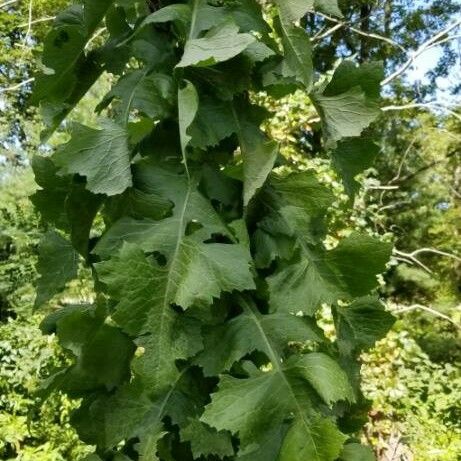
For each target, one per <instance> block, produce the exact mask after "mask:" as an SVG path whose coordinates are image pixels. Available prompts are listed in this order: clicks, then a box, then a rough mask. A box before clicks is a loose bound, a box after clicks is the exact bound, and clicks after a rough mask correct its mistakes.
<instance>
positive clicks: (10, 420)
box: [0, 171, 85, 461]
mask: <svg viewBox="0 0 461 461" xmlns="http://www.w3.org/2000/svg"><path fill="white" fill-rule="evenodd" d="M33 188H34V186H33V182H32V175H31V173H30V172H21V171H19V172H16V173H15V174H11V175H10V176H9V177H8V178H5V179H4V180H3V184H2V189H1V192H0V203H1V205H0V228H1V229H2V246H1V254H2V257H1V260H0V274H1V291H0V296H1V303H2V304H1V323H0V427H1V430H0V459H4V460H6V459H8V460H13V459H21V460H30V461H35V460H37V461H64V460H65V461H68V460H69V459H77V457H78V456H79V455H80V456H81V455H83V454H84V453H85V451H84V449H83V447H82V445H81V444H80V443H79V442H78V438H77V436H76V434H75V431H74V430H73V429H72V427H71V426H70V424H69V416H70V412H71V410H72V409H73V408H74V406H75V405H74V404H73V403H72V402H71V401H70V400H69V399H68V398H66V397H65V396H64V395H62V394H59V393H56V394H54V395H52V396H51V397H49V398H47V399H45V396H43V395H42V396H40V395H38V394H37V392H38V391H39V389H40V386H41V385H42V380H43V379H44V378H46V377H47V376H48V375H49V374H50V373H51V372H53V371H54V370H55V369H56V368H57V367H60V366H63V365H64V364H65V363H67V359H66V358H65V356H64V354H63V353H62V350H61V348H60V347H59V346H58V344H57V342H56V341H55V340H54V339H53V338H51V337H48V338H47V337H44V336H42V335H41V334H40V331H39V329H38V324H39V323H40V320H41V319H42V315H38V314H35V315H31V312H32V305H33V301H34V286H33V285H34V283H35V279H36V271H35V268H34V263H35V262H36V260H37V247H38V241H39V238H40V236H41V234H42V232H43V229H42V228H41V227H40V225H39V219H38V216H37V215H36V213H35V212H34V210H33V207H32V204H31V203H30V201H29V200H28V197H27V195H28V194H29V193H30V192H31V191H32V190H33ZM75 293H76V290H75V289H74V290H73V291H70V292H69V291H67V293H66V296H69V295H70V294H72V295H75Z"/></svg>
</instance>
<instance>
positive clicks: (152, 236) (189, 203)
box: [94, 160, 235, 258]
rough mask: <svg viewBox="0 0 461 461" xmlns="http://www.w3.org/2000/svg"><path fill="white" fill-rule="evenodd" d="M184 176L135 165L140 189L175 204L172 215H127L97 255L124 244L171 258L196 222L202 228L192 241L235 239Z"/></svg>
mask: <svg viewBox="0 0 461 461" xmlns="http://www.w3.org/2000/svg"><path fill="white" fill-rule="evenodd" d="M182 173H183V172H182V171H178V170H177V169H174V168H172V169H171V168H168V167H167V166H166V165H161V164H160V165H159V164H157V163H155V162H154V161H150V160H146V161H141V162H139V163H137V164H135V165H134V166H133V176H134V182H135V184H136V186H137V190H139V191H141V192H143V193H144V194H149V195H154V196H156V197H160V198H161V199H163V201H167V202H170V203H172V204H173V211H172V215H171V216H167V217H166V218H165V219H162V220H158V221H156V220H152V219H142V220H141V219H133V218H129V217H126V216H125V217H123V218H121V219H120V220H118V221H117V222H116V223H115V224H114V225H113V226H111V227H110V229H109V230H108V231H107V232H106V233H105V234H104V235H103V236H102V238H101V239H100V240H99V242H98V243H97V245H96V247H95V249H94V253H96V254H98V255H100V256H102V257H104V258H107V257H109V256H111V255H112V254H113V253H114V252H115V251H116V250H117V249H119V248H120V247H121V245H122V244H123V242H124V241H125V242H129V243H135V244H137V245H138V246H140V247H141V248H142V249H143V250H144V251H146V252H153V251H159V252H160V253H162V254H164V255H165V256H166V257H169V256H171V255H173V254H174V250H175V248H176V247H177V245H178V242H179V243H180V242H181V240H182V239H183V238H184V237H185V236H186V231H187V229H188V226H190V225H193V224H194V223H195V224H197V225H198V226H199V227H200V228H199V229H197V230H196V231H195V232H193V233H192V234H191V235H190V238H192V239H193V240H195V241H197V242H204V241H206V240H208V239H210V238H211V237H212V236H213V235H222V236H226V237H228V238H230V239H231V240H235V239H234V238H233V236H232V233H231V232H230V231H229V229H228V227H227V226H226V225H225V224H224V223H223V221H222V219H221V217H220V216H219V215H218V214H217V213H216V211H215V210H214V209H213V207H212V205H211V203H210V202H209V200H207V199H206V198H205V197H204V196H203V195H202V194H201V193H200V192H199V191H198V189H197V185H196V184H195V183H189V181H188V179H187V178H186V177H184V175H183V174H182Z"/></svg>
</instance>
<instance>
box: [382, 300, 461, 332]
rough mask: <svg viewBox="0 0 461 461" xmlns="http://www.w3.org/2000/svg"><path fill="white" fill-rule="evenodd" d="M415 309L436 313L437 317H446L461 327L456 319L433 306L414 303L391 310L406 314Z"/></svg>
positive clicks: (457, 326) (394, 312)
mask: <svg viewBox="0 0 461 461" xmlns="http://www.w3.org/2000/svg"><path fill="white" fill-rule="evenodd" d="M415 310H422V311H425V312H428V313H430V314H432V315H435V316H436V317H440V318H441V319H444V320H446V321H448V322H450V323H451V324H453V325H454V326H455V327H456V328H458V329H461V325H459V324H457V323H456V322H455V321H454V320H452V319H451V318H450V317H448V315H445V314H442V312H439V311H437V310H435V309H432V308H431V307H427V306H423V305H422V304H412V305H411V306H405V307H402V308H401V309H391V312H392V313H393V314H396V315H398V314H404V313H406V312H411V311H415Z"/></svg>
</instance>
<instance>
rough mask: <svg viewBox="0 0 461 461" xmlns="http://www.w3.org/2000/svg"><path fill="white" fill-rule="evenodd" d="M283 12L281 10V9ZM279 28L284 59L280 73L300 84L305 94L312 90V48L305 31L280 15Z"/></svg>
mask: <svg viewBox="0 0 461 461" xmlns="http://www.w3.org/2000/svg"><path fill="white" fill-rule="evenodd" d="M281 11H282V12H283V9H281ZM279 28H280V29H281V37H282V44H283V49H284V52H285V59H284V61H283V63H282V69H281V73H282V75H283V76H284V77H288V78H290V77H293V78H294V79H295V80H296V81H298V82H300V83H302V84H303V85H304V88H305V90H306V91H307V92H310V91H311V89H312V83H313V77H314V69H313V63H312V47H311V43H310V40H309V37H308V35H307V33H306V31H305V30H303V29H302V28H301V27H298V26H295V25H294V24H292V22H291V21H290V20H289V19H287V18H285V17H284V16H283V13H282V17H281V20H280V24H279Z"/></svg>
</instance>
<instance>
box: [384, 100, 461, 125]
mask: <svg viewBox="0 0 461 461" xmlns="http://www.w3.org/2000/svg"><path fill="white" fill-rule="evenodd" d="M407 109H424V110H434V109H439V110H442V111H445V112H447V113H448V114H450V115H453V117H455V118H456V119H458V120H459V121H461V115H460V114H458V113H457V112H455V111H454V110H451V109H450V108H449V107H448V106H447V105H446V104H442V103H440V102H437V101H429V102H414V103H409V104H404V105H402V106H394V105H391V106H384V107H382V108H381V110H382V111H383V112H389V111H399V110H407Z"/></svg>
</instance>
